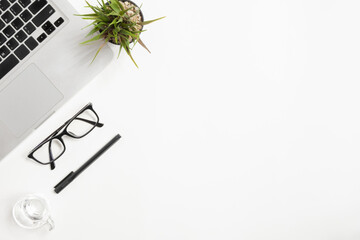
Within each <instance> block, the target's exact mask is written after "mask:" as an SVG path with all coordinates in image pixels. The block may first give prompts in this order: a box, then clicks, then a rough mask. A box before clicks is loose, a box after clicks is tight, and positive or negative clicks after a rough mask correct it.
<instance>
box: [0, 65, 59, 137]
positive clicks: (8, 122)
mask: <svg viewBox="0 0 360 240" xmlns="http://www.w3.org/2000/svg"><path fill="white" fill-rule="evenodd" d="M63 98H64V96H63V95H62V93H61V92H60V91H59V90H58V89H57V88H56V87H55V86H54V85H53V84H52V82H51V81H50V80H49V79H48V78H47V77H46V76H45V75H44V74H43V73H42V72H41V71H40V70H39V68H38V67H37V66H36V65H35V64H31V65H29V66H28V67H27V68H26V69H25V70H24V71H23V72H22V73H21V74H19V76H17V77H16V79H14V80H13V81H12V82H11V83H10V84H9V85H8V86H7V87H6V88H4V89H3V90H2V91H1V92H0V121H1V122H2V123H4V124H5V126H6V127H7V128H9V130H10V132H12V133H13V134H14V135H15V136H16V137H21V135H23V134H24V133H25V132H27V130H29V129H31V128H34V127H35V124H36V123H37V122H39V121H40V120H42V118H43V117H45V116H46V115H47V114H49V113H50V112H51V110H52V108H53V107H54V106H55V105H56V104H57V103H58V102H60V101H61V100H62V99H63Z"/></svg>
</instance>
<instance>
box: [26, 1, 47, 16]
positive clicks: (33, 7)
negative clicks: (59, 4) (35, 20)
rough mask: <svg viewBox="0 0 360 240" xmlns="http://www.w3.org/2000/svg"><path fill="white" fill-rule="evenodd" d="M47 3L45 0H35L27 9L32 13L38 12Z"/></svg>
mask: <svg viewBox="0 0 360 240" xmlns="http://www.w3.org/2000/svg"><path fill="white" fill-rule="evenodd" d="M46 4H47V0H35V2H33V3H32V4H31V5H30V6H29V10H30V12H32V14H36V13H37V12H39V11H40V10H41V9H42V8H43V7H45V5H46Z"/></svg>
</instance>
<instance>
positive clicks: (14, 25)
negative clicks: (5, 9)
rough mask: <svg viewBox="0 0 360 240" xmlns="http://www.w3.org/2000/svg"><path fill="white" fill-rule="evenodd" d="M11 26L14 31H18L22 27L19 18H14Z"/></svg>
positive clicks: (22, 24)
mask: <svg viewBox="0 0 360 240" xmlns="http://www.w3.org/2000/svg"><path fill="white" fill-rule="evenodd" d="M11 25H12V26H13V27H14V28H15V29H16V30H19V29H20V28H21V27H22V26H24V23H23V21H21V19H20V18H16V19H15V20H14V21H12V23H11Z"/></svg>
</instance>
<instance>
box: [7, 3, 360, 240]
mask: <svg viewBox="0 0 360 240" xmlns="http://www.w3.org/2000/svg"><path fill="white" fill-rule="evenodd" d="M91 2H95V1H91ZM139 3H140V2H139ZM73 4H74V6H75V7H76V8H77V9H78V10H80V11H84V10H83V8H82V6H83V5H84V2H83V1H82V0H73ZM143 4H144V5H143V11H144V13H145V17H146V18H147V19H151V18H156V17H160V16H163V15H166V16H167V18H166V19H165V20H162V21H160V22H157V23H154V24H152V25H149V26H148V27H147V29H148V30H149V31H148V32H146V33H144V34H143V40H144V42H146V44H147V45H148V47H149V48H150V49H151V51H152V54H151V55H150V54H148V53H147V52H146V51H144V50H143V49H141V48H140V47H137V48H136V49H135V50H134V57H135V58H136V60H137V62H138V64H139V66H140V69H136V68H135V67H134V66H133V64H132V63H131V61H130V60H129V59H128V57H127V56H126V55H122V56H121V57H120V60H118V61H115V60H114V62H113V63H112V65H111V66H109V67H108V68H106V69H105V70H104V72H103V73H102V74H101V75H99V76H98V77H97V78H96V79H95V80H94V81H93V82H92V83H90V84H89V85H88V86H87V87H86V88H84V89H83V90H82V91H81V92H80V93H79V94H78V95H76V96H75V97H74V98H73V99H72V100H71V101H69V102H68V103H67V104H66V105H65V106H64V107H63V108H62V109H61V110H60V111H58V112H57V113H56V114H55V115H54V116H53V117H52V118H51V119H50V120H49V121H47V122H46V123H45V124H44V125H43V126H42V127H41V128H40V129H38V131H36V132H34V133H33V134H32V135H31V136H30V137H29V138H28V139H27V140H26V141H24V142H23V144H21V145H20V146H19V147H18V148H17V149H16V150H14V151H13V152H12V153H11V154H9V155H8V156H7V158H6V159H4V160H3V161H2V162H1V163H0V192H1V194H0V213H1V214H0V239H1V240H15V239H16V240H19V239H21V240H28V239H29V240H42V239H49V240H64V239H68V240H75V239H87V240H97V239H126V240H132V239H138V240H169V239H171V240H184V239H197V240H200V239H201V240H202V239H227V240H230V239H246V240H259V239H267V240H270V239H271V240H289V239H291V240H303V239H306V240H322V239H326V240H329V239H330V240H337V239H339V240H344V239H346V240H355V239H359V238H360V174H359V173H360V151H359V146H360V111H359V104H360V94H359V90H360V81H359V79H360V71H359V65H360V57H359V56H360V44H359V42H360V31H359V22H360V15H359V9H360V2H359V1H357V0H345V1H344V0H326V1H325V0H302V1H282V0H274V1H268V0H256V1H249V0H248V1H242V0H240V1H238V0H237V1H235V0H230V1H205V0H200V1H190V2H189V1H186V2H181V1H166V0H152V1H143ZM89 101H91V102H93V104H94V108H95V109H96V111H97V112H98V113H99V115H100V118H101V121H102V122H104V123H105V127H104V128H102V129H96V130H95V131H93V132H92V133H91V134H90V135H89V136H87V137H86V138H84V139H82V140H70V139H66V144H67V146H68V150H67V152H66V153H65V155H64V156H63V157H62V158H61V159H60V160H59V161H58V163H57V168H56V170H55V171H53V172H51V171H50V170H49V168H48V167H42V166H39V165H37V164H35V163H33V162H32V161H29V160H28V159H27V158H26V154H27V152H28V151H29V150H30V149H31V148H32V147H33V146H34V145H35V144H36V143H38V142H39V141H40V140H42V139H43V138H44V137H45V136H47V134H49V132H50V131H51V130H54V128H56V127H57V126H59V125H60V124H62V123H63V122H64V121H65V120H66V119H67V118H69V117H71V116H72V115H73V114H74V113H75V112H76V111H78V110H79V109H80V108H81V107H82V106H83V105H85V104H86V103H88V102H89ZM116 133H120V134H121V135H122V136H123V138H122V139H121V141H120V142H119V143H117V145H115V147H114V148H112V149H111V150H110V151H109V152H107V153H106V155H104V156H103V157H102V158H100V159H99V160H98V161H97V162H95V164H94V165H92V166H91V167H90V168H89V169H87V170H86V171H85V172H84V173H83V174H82V175H81V176H80V177H79V178H77V179H76V180H75V181H74V182H73V183H72V184H71V185H69V186H68V187H67V188H66V189H65V190H64V191H63V192H62V193H61V194H60V195H56V194H55V193H54V192H53V189H52V188H53V186H54V185H55V184H56V183H57V182H58V181H59V180H61V179H62V178H63V177H64V176H65V175H66V174H67V173H69V172H70V171H72V170H74V169H77V168H78V167H79V166H80V165H81V164H82V163H83V162H84V161H85V160H86V159H87V158H89V157H90V156H91V155H92V154H93V153H94V152H95V151H96V150H97V149H98V148H100V147H101V146H102V145H103V144H104V143H105V142H106V141H107V140H109V139H110V138H111V137H113V136H114V135H115V134H116ZM27 193H41V194H43V195H44V196H45V197H46V198H47V199H48V200H49V202H50V204H51V209H52V213H53V218H54V220H55V223H56V229H55V230H54V231H52V232H48V231H47V230H46V229H45V228H44V229H40V230H36V231H29V230H23V229H21V228H19V227H18V226H17V225H15V223H14V222H13V220H12V218H11V209H12V206H13V204H14V203H15V202H16V200H17V199H18V198H21V197H22V196H23V195H25V194H27Z"/></svg>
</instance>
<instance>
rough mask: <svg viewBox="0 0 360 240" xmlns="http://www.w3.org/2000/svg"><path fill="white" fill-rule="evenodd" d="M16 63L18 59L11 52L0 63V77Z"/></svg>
mask: <svg viewBox="0 0 360 240" xmlns="http://www.w3.org/2000/svg"><path fill="white" fill-rule="evenodd" d="M18 63H19V60H18V59H17V58H16V57H15V56H14V55H13V54H11V55H10V56H9V57H8V58H7V59H5V60H4V61H3V62H2V63H0V79H2V78H3V77H4V76H5V75H6V74H8V72H10V71H11V69H13V68H14V67H15V66H16V65H17V64H18Z"/></svg>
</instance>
